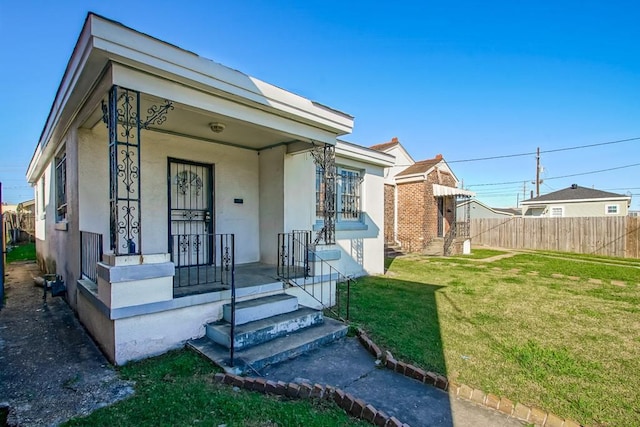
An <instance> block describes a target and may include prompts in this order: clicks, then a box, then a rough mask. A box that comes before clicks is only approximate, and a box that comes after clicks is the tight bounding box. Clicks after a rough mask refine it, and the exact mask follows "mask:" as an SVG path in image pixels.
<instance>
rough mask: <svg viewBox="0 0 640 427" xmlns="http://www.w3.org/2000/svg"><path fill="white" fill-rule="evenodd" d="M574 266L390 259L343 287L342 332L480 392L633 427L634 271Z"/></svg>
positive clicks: (638, 391)
mask: <svg viewBox="0 0 640 427" xmlns="http://www.w3.org/2000/svg"><path fill="white" fill-rule="evenodd" d="M491 256H493V255H491ZM576 258H577V259H575V260H574V259H571V257H566V258H565V259H557V258H555V257H549V256H545V255H544V254H542V255H536V254H534V253H527V254H521V255H516V256H513V257H511V258H505V259H501V260H499V261H495V262H478V261H472V260H465V259H464V258H463V257H452V258H449V259H444V258H428V257H421V256H409V257H400V258H396V259H395V260H393V261H391V262H389V263H388V266H389V270H388V272H387V275H385V276H378V277H368V278H363V279H359V280H358V282H357V284H355V285H352V288H351V320H352V322H354V323H355V324H356V325H358V326H361V327H363V328H364V329H365V330H366V331H368V333H370V334H371V336H372V338H373V339H374V340H375V341H377V342H378V343H379V344H380V345H382V346H383V347H384V348H385V349H389V350H391V351H392V352H393V353H394V355H395V356H396V357H397V358H399V359H401V360H406V361H408V362H411V363H414V364H416V365H418V366H421V367H423V368H426V369H429V370H433V371H436V372H439V373H442V374H445V375H447V376H448V377H450V378H455V379H457V381H458V382H461V383H465V384H468V385H470V386H473V387H476V388H480V389H482V390H484V391H485V392H489V393H495V394H497V395H500V396H505V397H508V398H510V399H512V400H515V401H518V402H521V403H523V404H526V405H531V406H538V407H541V408H543V409H545V410H548V411H551V412H553V413H555V414H557V415H559V416H561V417H566V418H572V419H574V420H576V421H578V422H580V423H583V424H588V425H602V426H623V425H624V426H631V425H640V409H639V408H640V406H639V405H638V402H640V357H639V356H640V269H638V268H636V267H634V266H629V265H608V264H610V263H608V260H606V259H602V258H601V257H598V258H597V259H587V260H586V261H589V262H585V259H584V257H576ZM614 263H615V262H614ZM495 267H499V269H496V268H495ZM512 269H519V270H520V271H519V272H515V270H514V271H510V270H512ZM534 271H535V272H537V275H533V274H531V272H534ZM527 273H529V274H527ZM552 273H561V274H565V275H571V276H577V277H579V278H580V279H579V280H570V279H568V278H553V277H552V276H551V274H552ZM589 278H597V279H600V280H602V283H601V284H598V283H592V282H589V281H588V280H587V279H589ZM611 280H622V281H626V282H627V284H626V286H615V285H612V284H610V281H611Z"/></svg>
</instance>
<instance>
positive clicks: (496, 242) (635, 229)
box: [471, 217, 640, 258]
mask: <svg viewBox="0 0 640 427" xmlns="http://www.w3.org/2000/svg"><path fill="white" fill-rule="evenodd" d="M471 241H472V242H473V244H479V245H487V246H493V247H500V248H509V249H541V250H551V251H562V252H577V253H583V254H598V255H607V256H616V257H626V258H640V218H637V217H583V218H523V217H513V218H481V219H472V220H471Z"/></svg>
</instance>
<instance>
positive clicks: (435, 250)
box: [422, 237, 444, 256]
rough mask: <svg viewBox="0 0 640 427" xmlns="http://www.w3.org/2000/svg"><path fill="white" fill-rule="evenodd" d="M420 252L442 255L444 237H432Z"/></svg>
mask: <svg viewBox="0 0 640 427" xmlns="http://www.w3.org/2000/svg"><path fill="white" fill-rule="evenodd" d="M422 253H423V254H424V255H429V256H443V255H444V238H442V237H434V238H433V239H431V241H430V242H429V243H428V244H427V246H426V247H425V248H424V249H423V251H422Z"/></svg>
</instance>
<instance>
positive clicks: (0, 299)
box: [0, 182, 6, 310]
mask: <svg viewBox="0 0 640 427" xmlns="http://www.w3.org/2000/svg"><path fill="white" fill-rule="evenodd" d="M0 226H1V228H2V239H1V240H0V251H1V252H2V253H1V255H2V259H1V260H0V310H1V309H2V307H4V262H5V252H6V249H5V245H4V238H5V234H4V216H3V213H2V183H1V182H0Z"/></svg>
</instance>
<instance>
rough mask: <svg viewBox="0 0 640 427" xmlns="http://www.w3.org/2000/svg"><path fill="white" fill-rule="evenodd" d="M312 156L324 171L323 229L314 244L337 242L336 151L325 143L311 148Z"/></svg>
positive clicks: (322, 191) (321, 197) (322, 194)
mask: <svg viewBox="0 0 640 427" xmlns="http://www.w3.org/2000/svg"><path fill="white" fill-rule="evenodd" d="M311 156H312V157H313V161H314V162H315V164H316V166H317V167H318V168H319V169H320V171H321V173H322V180H321V183H320V187H321V188H320V192H319V194H320V200H318V202H319V203H321V205H322V220H323V224H322V229H321V230H320V231H318V234H317V235H316V238H315V240H314V244H318V243H319V242H321V241H322V242H323V243H324V244H325V245H332V244H334V243H335V235H336V151H335V147H334V146H333V145H329V144H325V145H323V146H320V147H315V148H314V149H312V150H311Z"/></svg>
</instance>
